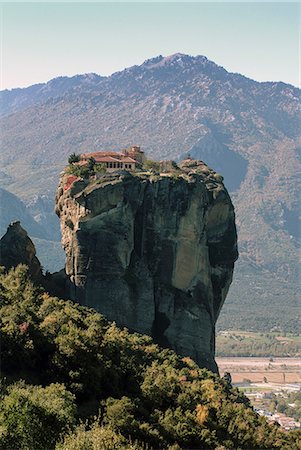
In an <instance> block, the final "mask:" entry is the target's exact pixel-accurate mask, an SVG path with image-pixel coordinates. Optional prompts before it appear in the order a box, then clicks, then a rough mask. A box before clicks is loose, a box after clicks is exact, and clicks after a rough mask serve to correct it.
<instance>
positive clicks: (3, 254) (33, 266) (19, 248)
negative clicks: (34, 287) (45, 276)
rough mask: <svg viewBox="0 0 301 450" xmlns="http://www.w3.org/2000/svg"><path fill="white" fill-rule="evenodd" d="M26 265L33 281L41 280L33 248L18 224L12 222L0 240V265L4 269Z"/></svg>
mask: <svg viewBox="0 0 301 450" xmlns="http://www.w3.org/2000/svg"><path fill="white" fill-rule="evenodd" d="M18 264H26V265H27V266H28V268H29V274H30V276H31V278H32V279H33V280H36V281H38V280H41V278H42V269H41V265H40V262H39V260H38V258H37V257H36V249H35V246H34V244H33V242H32V240H31V239H30V237H29V236H28V234H27V232H26V231H25V230H24V229H23V228H22V227H21V225H20V222H19V221H17V222H12V223H11V224H10V225H9V226H8V228H7V232H6V233H5V235H4V236H3V237H2V238H1V240H0V265H1V266H4V267H5V268H6V269H10V268H12V267H16V266H17V265H18Z"/></svg>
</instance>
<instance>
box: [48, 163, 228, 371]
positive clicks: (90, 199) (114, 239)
mask: <svg viewBox="0 0 301 450" xmlns="http://www.w3.org/2000/svg"><path fill="white" fill-rule="evenodd" d="M71 181H72V180H71ZM56 212H57V214H58V215H59V217H60V220H61V230H62V236H63V237H62V243H63V247H64V249H65V251H66V273H67V276H68V291H69V296H70V297H71V298H73V299H74V300H76V301H79V302H80V303H81V304H84V305H87V306H92V307H94V308H96V309H97V310H99V311H100V312H102V313H103V314H104V315H106V316H107V318H108V319H110V320H114V321H116V322H117V324H118V325H120V326H123V325H124V326H126V327H128V328H130V329H132V330H135V331H138V332H142V333H146V334H149V335H152V336H153V337H154V338H155V340H156V341H157V342H158V343H159V344H162V345H164V346H167V347H171V348H173V349H175V350H176V351H177V352H178V353H179V354H182V355H189V356H191V357H193V358H194V359H195V360H196V361H197V362H198V363H199V364H200V365H201V366H204V367H208V368H210V369H212V370H216V365H215V362H214V341H215V323H216V320H217V317H218V314H219V311H220V309H221V307H222V305H223V302H224V300H225V297H226V295H227V292H228V289H229V286H230V283H231V280H232V272H233V267H234V261H235V260H236V259H237V247H236V229H235V222H234V210H233V205H232V203H231V200H230V197H229V195H228V193H227V191H226V189H225V188H224V185H223V184H222V182H221V177H220V176H219V175H217V174H216V173H215V172H213V171H211V170H210V169H208V167H207V166H206V165H205V164H203V163H202V162H196V161H192V160H186V161H184V162H183V163H182V164H181V172H180V173H179V174H178V175H177V176H175V175H173V176H168V175H164V176H163V175H161V176H158V175H151V176H150V175H148V176H147V175H144V176H137V175H135V174H130V173H120V174H118V173H116V174H110V175H108V174H105V175H103V177H102V178H101V179H99V180H97V181H95V182H92V183H91V182H90V183H89V184H88V182H85V181H75V182H73V184H72V185H71V187H70V176H69V178H68V175H63V176H62V178H61V181H60V185H59V188H58V192H57V199H56Z"/></svg>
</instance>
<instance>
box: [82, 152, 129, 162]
mask: <svg viewBox="0 0 301 450" xmlns="http://www.w3.org/2000/svg"><path fill="white" fill-rule="evenodd" d="M81 158H82V161H81V164H85V160H87V159H89V158H94V159H95V161H96V162H99V163H100V162H124V163H132V164H135V163H137V161H136V160H135V159H133V158H131V157H130V156H126V155H125V154H124V153H121V152H93V153H84V154H82V155H81Z"/></svg>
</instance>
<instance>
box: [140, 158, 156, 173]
mask: <svg viewBox="0 0 301 450" xmlns="http://www.w3.org/2000/svg"><path fill="white" fill-rule="evenodd" d="M143 169H144V170H148V171H153V172H160V163H159V162H158V161H152V160H151V159H147V160H146V161H144V163H143Z"/></svg>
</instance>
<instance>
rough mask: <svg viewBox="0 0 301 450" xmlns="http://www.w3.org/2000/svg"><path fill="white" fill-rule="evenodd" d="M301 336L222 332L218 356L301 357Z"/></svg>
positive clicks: (218, 336) (217, 349)
mask: <svg viewBox="0 0 301 450" xmlns="http://www.w3.org/2000/svg"><path fill="white" fill-rule="evenodd" d="M300 345H301V336H299V335H294V334H289V333H287V334H284V335H283V334H282V335H280V334H279V333H276V332H275V333H254V332H243V331H227V332H220V333H218V335H217V338H216V355H217V356H281V357H284V356H300V351H301V350H300V348H301V347H300Z"/></svg>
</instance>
